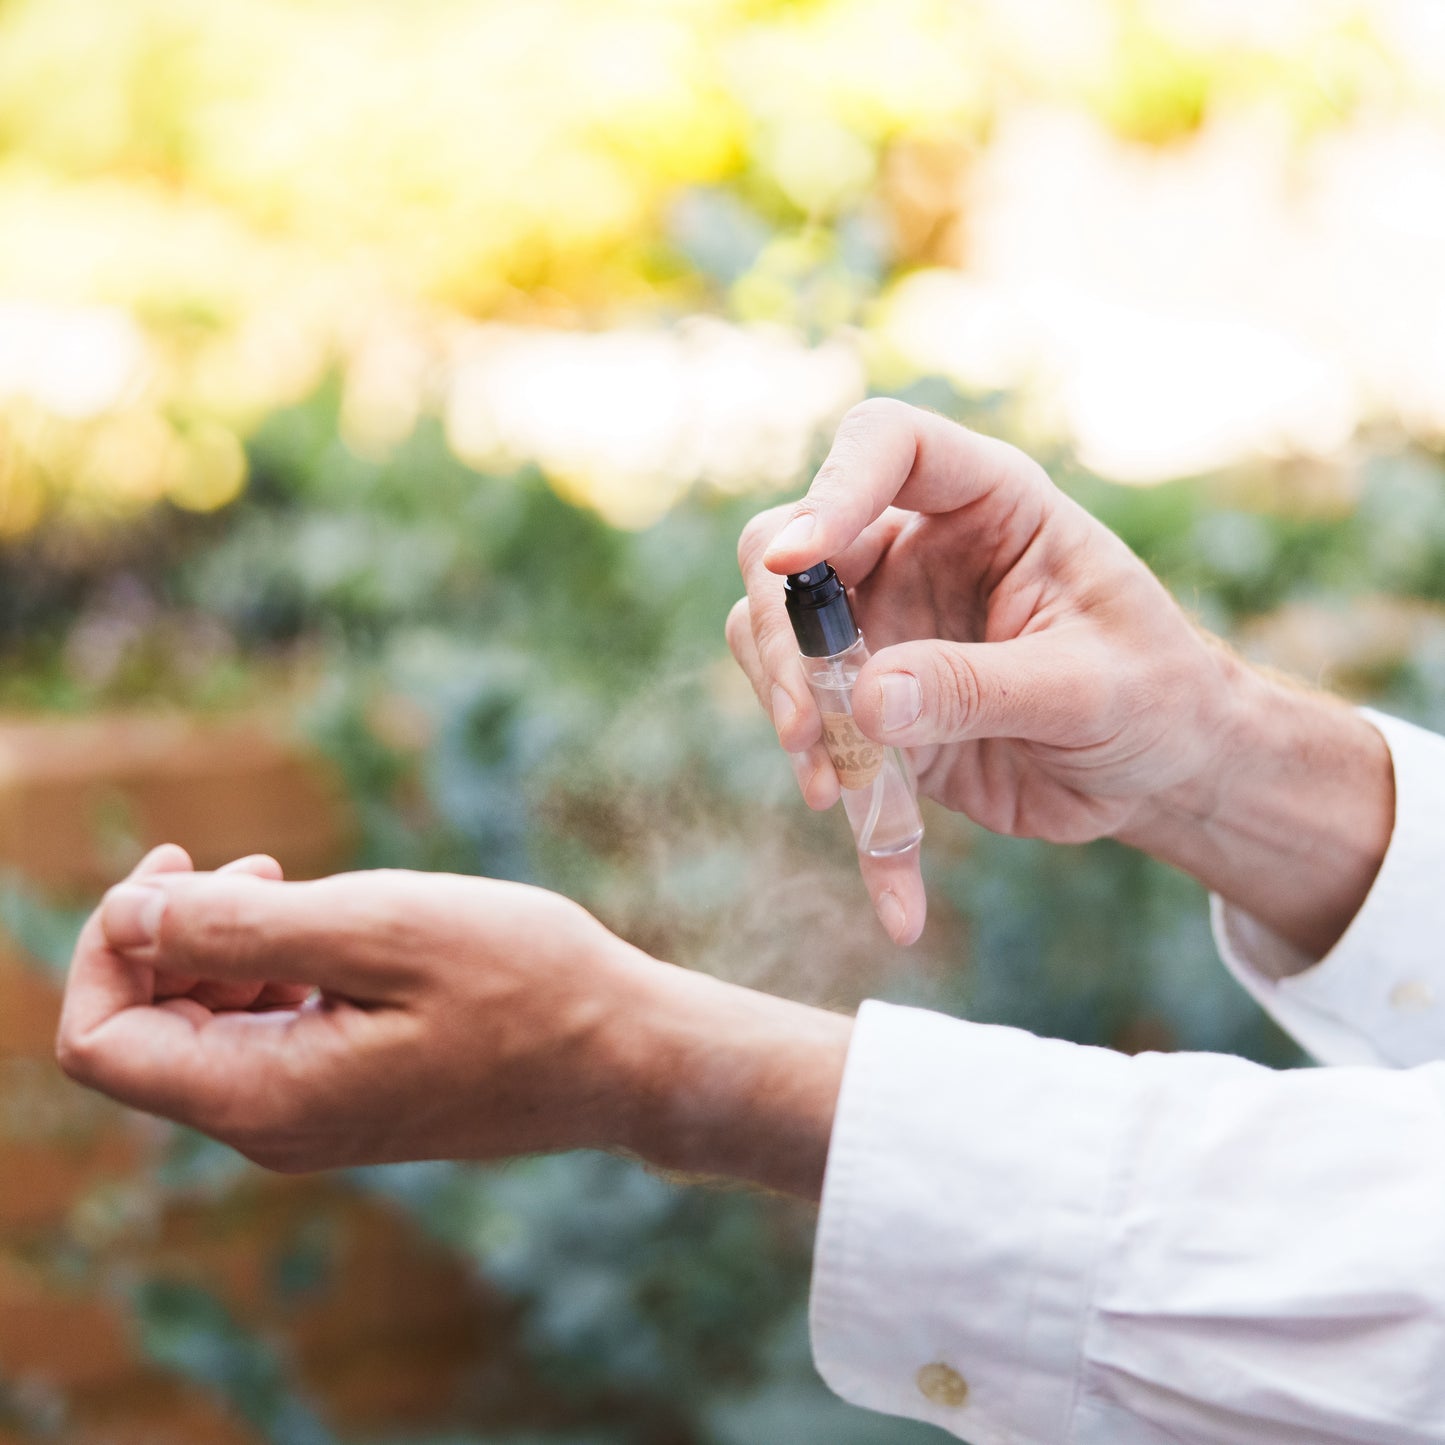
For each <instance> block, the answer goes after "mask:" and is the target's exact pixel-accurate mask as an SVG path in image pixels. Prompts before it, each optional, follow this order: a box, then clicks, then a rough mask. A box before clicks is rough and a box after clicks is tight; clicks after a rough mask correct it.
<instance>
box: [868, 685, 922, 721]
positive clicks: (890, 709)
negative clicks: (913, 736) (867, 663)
mask: <svg viewBox="0 0 1445 1445" xmlns="http://www.w3.org/2000/svg"><path fill="white" fill-rule="evenodd" d="M878 686H879V687H880V688H881V689H882V692H883V731H884V732H886V733H896V732H899V731H900V730H901V729H903V728H906V727H911V726H912V725H913V724H914V723H916V722H917V721H918V715H919V713H921V712H922V711H923V689H922V688H921V687H919V685H918V679H917V678H916V677H914V675H913V674H912V673H911V672H885V673H884V674H883V676H882V677H881V678H880V679H879V681H878Z"/></svg>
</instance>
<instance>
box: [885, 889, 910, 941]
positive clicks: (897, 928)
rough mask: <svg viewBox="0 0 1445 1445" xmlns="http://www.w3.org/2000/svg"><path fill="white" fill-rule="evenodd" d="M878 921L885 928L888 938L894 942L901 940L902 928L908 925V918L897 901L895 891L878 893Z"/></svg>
mask: <svg viewBox="0 0 1445 1445" xmlns="http://www.w3.org/2000/svg"><path fill="white" fill-rule="evenodd" d="M878 921H879V922H880V923H881V924H882V925H883V927H884V928H885V929H886V930H887V933H888V936H889V938H891V939H892V940H893V941H894V943H898V942H900V941H901V940H902V938H903V930H904V929H905V928H907V926H908V918H907V915H906V914H905V913H904V912H903V905H902V904H901V903H900V902H899V901H898V895H897V894H896V893H893V892H886V893H880V894H879V895H878Z"/></svg>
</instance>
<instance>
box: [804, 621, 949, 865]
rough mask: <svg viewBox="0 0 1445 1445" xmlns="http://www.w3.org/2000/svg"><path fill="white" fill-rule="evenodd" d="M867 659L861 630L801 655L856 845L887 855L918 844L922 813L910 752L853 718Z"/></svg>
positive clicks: (870, 852)
mask: <svg viewBox="0 0 1445 1445" xmlns="http://www.w3.org/2000/svg"><path fill="white" fill-rule="evenodd" d="M867 661H868V647H867V644H866V643H865V642H864V641H863V638H862V637H861V636H859V637H858V640H857V641H856V642H855V643H854V644H853V645H852V646H851V647H849V648H848V649H847V650H846V651H844V652H839V653H835V654H834V655H832V656H831V657H809V656H808V655H806V654H804V656H803V665H804V666H805V667H806V668H807V671H808V685H809V686H810V687H811V688H812V690H813V697H814V698H815V699H816V701H817V704H818V708H819V711H821V712H822V714H823V742H824V745H825V746H826V747H827V749H828V756H829V757H830V758H831V759H832V760H833V768H834V771H836V772H837V774H838V782H839V785H840V786H841V788H842V791H843V809H844V811H845V812H846V813H847V814H848V822H849V823H850V824H851V825H852V828H853V836H854V838H855V839H856V840H857V843H858V851H859V852H860V853H866V854H868V855H869V856H870V857H874V858H888V857H892V856H893V855H894V854H896V853H906V852H907V851H908V849H910V848H913V847H915V846H916V845H917V844H918V841H919V839H921V838H922V837H923V819H922V818H921V817H920V816H919V813H918V802H917V799H916V797H915V793H914V782H913V771H912V769H911V768H910V767H909V764H908V760H907V758H905V757H904V756H903V754H902V753H900V752H899V750H898V749H897V748H889V747H884V746H882V745H881V744H880V743H875V742H874V741H873V740H872V738H869V737H867V736H865V735H864V733H863V732H862V731H861V730H860V728H859V727H858V724H857V723H856V722H855V721H854V719H853V684H854V683H855V682H857V680H858V673H859V671H860V669H861V668H862V666H863V664H864V663H865V662H867Z"/></svg>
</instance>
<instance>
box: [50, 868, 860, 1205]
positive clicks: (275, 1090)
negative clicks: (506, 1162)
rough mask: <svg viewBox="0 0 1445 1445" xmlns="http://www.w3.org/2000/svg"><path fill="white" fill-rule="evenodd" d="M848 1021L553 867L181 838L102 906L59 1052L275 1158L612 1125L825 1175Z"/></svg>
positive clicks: (563, 1136) (124, 1092) (84, 945)
mask: <svg viewBox="0 0 1445 1445" xmlns="http://www.w3.org/2000/svg"><path fill="white" fill-rule="evenodd" d="M850 1029H851V1024H850V1021H849V1020H847V1019H844V1018H840V1017H838V1016H836V1015H834V1014H830V1013H825V1012H823V1011H821V1010H818V1009H811V1008H806V1007H804V1006H803V1005H801V1004H796V1003H791V1002H789V1001H787V1000H784V999H776V998H770V997H768V996H767V995H765V994H759V993H754V992H752V991H751V990H749V989H744V988H739V987H737V986H735V985H732V984H727V983H724V982H722V981H721V980H719V979H715V978H710V977H708V976H706V975H703V974H698V973H692V972H689V971H688V970H686V969H681V968H674V967H672V966H671V965H669V964H665V963H661V962H659V961H658V960H656V959H653V958H650V957H648V956H647V955H646V954H644V953H642V952H640V951H639V950H637V949H635V948H633V947H632V946H631V945H630V944H627V943H625V942H624V941H623V940H622V939H620V938H618V937H617V936H616V935H615V934H612V933H610V932H608V930H607V929H606V928H604V927H603V926H602V924H600V923H599V922H598V921H597V920H596V919H595V918H593V917H592V916H591V915H590V914H589V913H587V912H586V911H585V910H584V909H582V908H580V907H579V906H578V905H577V904H575V903H572V902H570V901H569V900H568V899H566V898H562V897H560V896H559V895H557V894H555V893H548V892H545V891H544V890H542V889H540V888H531V887H527V886H525V885H523V884H520V883H503V882H497V881H495V880H493V879H488V878H463V877H456V876H452V875H447V874H431V873H406V872H373V873H348V874H339V875H337V876H336V877H332V878H323V879H319V880H317V881H315V882H306V883H286V882H282V881H281V876H280V869H279V868H278V867H277V865H276V864H275V863H274V862H273V861H272V860H270V859H246V860H243V861H242V862H241V863H238V864H234V865H232V866H231V868H229V869H226V870H222V871H221V872H219V873H207V874H200V873H193V872H191V871H190V860H189V859H188V858H187V857H186V855H185V854H184V853H183V852H182V851H181V850H180V849H179V848H174V847H170V846H167V847H165V848H161V849H157V850H156V851H155V852H154V853H152V854H151V855H150V856H149V857H148V858H147V859H146V860H145V861H144V862H143V863H142V864H141V865H140V866H139V867H138V868H137V869H136V871H135V872H134V873H133V874H132V875H131V876H130V878H128V879H127V880H126V881H125V882H124V883H122V884H120V885H118V886H117V887H115V888H112V889H111V891H110V892H109V893H108V894H107V895H106V897H105V899H104V900H103V901H102V903H101V906H100V908H99V909H97V910H96V913H95V914H94V916H93V917H92V918H91V919H90V921H89V922H88V923H87V924H86V926H85V929H84V931H83V932H82V934H81V937H80V940H79V942H78V944H77V946H76V951H75V957H74V960H73V961H72V964H71V970H70V978H69V981H68V983H67V985H66V994H65V1004H64V1007H63V1010H62V1014H61V1023H60V1033H59V1037H58V1039H57V1044H56V1053H57V1056H58V1058H59V1061H60V1064H61V1066H62V1067H63V1068H64V1070H65V1071H66V1073H68V1074H69V1075H70V1076H71V1077H72V1078H74V1079H75V1080H77V1081H78V1082H80V1083H83V1084H86V1085H88V1086H89V1087H91V1088H94V1089H98V1090H100V1091H101V1092H102V1093H105V1094H108V1095H110V1096H111V1097H112V1098H115V1099H119V1100H120V1101H121V1102H122V1103H125V1104H130V1105H132V1106H134V1107H136V1108H139V1109H144V1110H146V1111H148V1112H150V1113H153V1114H160V1115H162V1116H164V1117H166V1118H169V1119H174V1120H176V1121H178V1122H180V1123H183V1124H189V1125H191V1126H193V1127H195V1128H197V1129H200V1130H201V1131H202V1132H204V1133H207V1134H210V1135H211V1136H212V1137H214V1138H217V1139H220V1140H221V1141H222V1142H223V1143H226V1144H230V1145H232V1146H233V1147H234V1148H236V1149H238V1150H239V1151H240V1152H241V1153H243V1154H245V1155H246V1156H247V1157H248V1158H251V1159H253V1160H255V1161H256V1162H258V1163H260V1164H263V1165H265V1166H266V1167H268V1168H271V1169H277V1170H281V1171H284V1172H297V1171H302V1170H312V1169H325V1168H332V1167H337V1166H345V1165H358V1164H380V1163H387V1162H392V1161H397V1160H404V1159H442V1158H445V1159H499V1158H507V1157H511V1156H514V1155H519V1154H534V1153H544V1152H549V1151H553V1150H559V1149H573V1148H599V1149H622V1150H627V1151H629V1152H632V1153H634V1154H638V1155H641V1156H642V1157H643V1158H645V1159H648V1160H651V1161H652V1162H654V1163H656V1164H658V1165H660V1166H662V1167H664V1168H667V1169H671V1170H679V1171H683V1172H687V1173H704V1174H717V1175H727V1176H730V1177H733V1178H738V1179H745V1180H751V1181H755V1182H757V1183H761V1184H765V1185H767V1186H769V1187H771V1188H775V1189H780V1190H784V1191H787V1192H790V1193H795V1194H801V1195H804V1196H807V1197H812V1198H816V1197H817V1195H818V1192H819V1190H820V1189H821V1185H822V1177H823V1166H824V1162H825V1160H826V1157H827V1149H828V1138H829V1134H830V1131H831V1128H832V1118H833V1109H834V1106H835V1104H836V1100H837V1094H838V1088H839V1083H840V1081H841V1078H842V1072H843V1060H844V1058H845V1057H846V1054H847V1048H848V1038H849V1033H850Z"/></svg>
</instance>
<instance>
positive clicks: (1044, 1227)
mask: <svg viewBox="0 0 1445 1445" xmlns="http://www.w3.org/2000/svg"><path fill="white" fill-rule="evenodd" d="M812 1328H813V1352H814V1357H815V1359H816V1361H817V1365H818V1369H819V1371H820V1372H821V1374H822V1376H823V1378H824V1379H825V1380H826V1381H827V1383H828V1384H829V1385H830V1386H831V1387H832V1388H833V1390H835V1391H836V1392H837V1393H838V1394H839V1395H841V1396H842V1397H843V1398H844V1399H846V1400H850V1401H852V1402H853V1403H854V1404H858V1405H864V1406H867V1407H869V1408H871V1409H874V1410H881V1411H885V1412H887V1413H889V1414H895V1415H906V1416H911V1417H913V1418H915V1419H919V1420H926V1421H931V1422H932V1423H934V1424H936V1425H940V1426H942V1427H943V1428H944V1429H945V1430H948V1431H950V1432H952V1433H953V1434H955V1435H957V1436H960V1437H962V1438H963V1439H965V1440H968V1441H971V1442H972V1445H1180V1442H1192V1445H1265V1442H1268V1445H1306V1442H1310V1445H1313V1442H1352V1445H1440V1442H1441V1441H1445V1368H1442V1361H1445V1064H1432V1065H1428V1066H1425V1067H1421V1068H1418V1069H1414V1070H1410V1071H1403V1072H1395V1071H1389V1070H1383V1069H1378V1068H1341V1069H1309V1070H1296V1071H1291V1072H1282V1073H1276V1072H1273V1071H1271V1070H1268V1069H1264V1068H1261V1067H1259V1066H1258V1065H1256V1064H1251V1063H1247V1062H1245V1061H1244V1060H1241V1059H1232V1058H1227V1057H1224V1056H1221V1055H1213V1054H1171V1055H1159V1054H1144V1055H1139V1056H1137V1057H1134V1058H1129V1057H1127V1056H1125V1055H1122V1054H1116V1053H1112V1052H1110V1051H1108V1050H1104V1049H1093V1048H1085V1047H1082V1046H1080V1045H1077V1044H1069V1043H1062V1042H1059V1041H1057V1040H1051V1039H1040V1038H1036V1037H1034V1036H1033V1035H1031V1034H1027V1033H1022V1032H1020V1031H1018V1030H1015V1029H1006V1028H998V1027H996V1026H992V1025H985V1024H972V1023H967V1022H963V1021H961V1020H958V1019H949V1018H945V1017H943V1016H941V1015H938V1014H932V1013H926V1012H923V1011H920V1010H916V1009H905V1008H896V1007H893V1006H891V1005H887V1004H880V1003H869V1004H865V1005H864V1006H863V1009H862V1010H861V1012H860V1013H859V1017H858V1024H857V1027H856V1030H855V1033H854V1039H853V1044H852V1047H851V1049H850V1051H849V1056H848V1064H847V1068H846V1070H845V1073H844V1080H843V1089H842V1094H841V1096H840V1099H839V1107H838V1114H837V1119H836V1122H835V1124H834V1130H833V1139H832V1145H831V1148H830V1151H829V1158H828V1168H827V1176H826V1179H825V1182H824V1189H823V1202H822V1209H821V1213H820V1216H819V1222H818V1240H817V1248H816V1255H815V1260H814V1267H813V1297H812Z"/></svg>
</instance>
